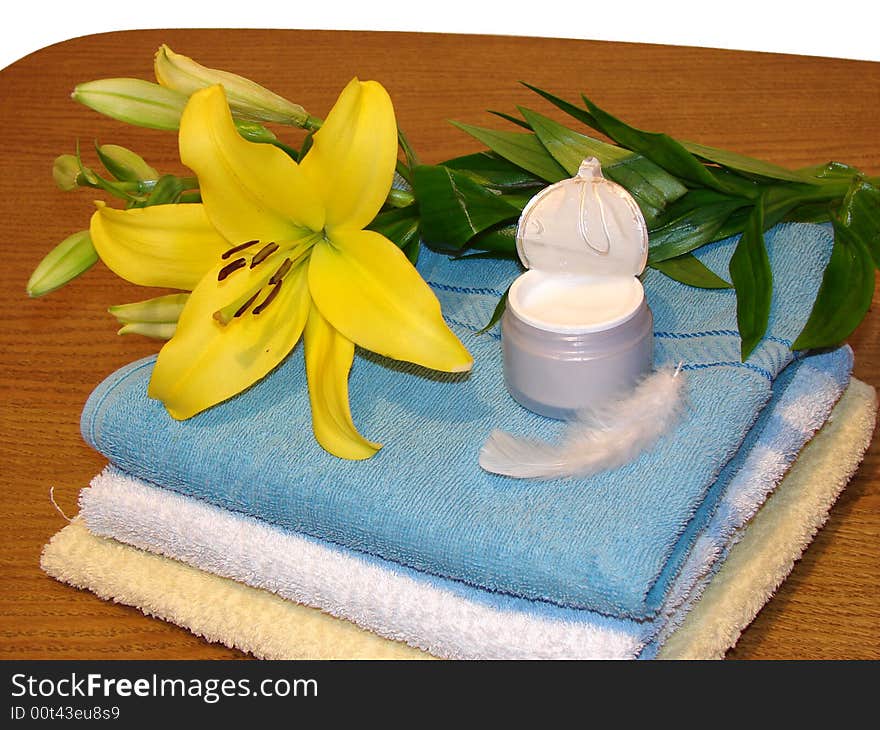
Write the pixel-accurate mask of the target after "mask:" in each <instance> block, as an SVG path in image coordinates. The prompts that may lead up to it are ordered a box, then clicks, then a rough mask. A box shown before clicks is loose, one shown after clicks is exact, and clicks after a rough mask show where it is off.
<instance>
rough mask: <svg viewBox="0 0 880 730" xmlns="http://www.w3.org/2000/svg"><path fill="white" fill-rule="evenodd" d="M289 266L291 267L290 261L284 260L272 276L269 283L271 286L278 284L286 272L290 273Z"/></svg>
mask: <svg viewBox="0 0 880 730" xmlns="http://www.w3.org/2000/svg"><path fill="white" fill-rule="evenodd" d="M291 266H293V262H292V261H291V260H290V259H284V261H283V262H282V264H281V266H279V267H278V271H276V272H275V273H274V274H272V276H271V278H270V279H269V283H270V284H272V285H275V284H280V283H281V280H282V279H283V278H284V276H285V275H286V274H287V272H288V271H290V267H291Z"/></svg>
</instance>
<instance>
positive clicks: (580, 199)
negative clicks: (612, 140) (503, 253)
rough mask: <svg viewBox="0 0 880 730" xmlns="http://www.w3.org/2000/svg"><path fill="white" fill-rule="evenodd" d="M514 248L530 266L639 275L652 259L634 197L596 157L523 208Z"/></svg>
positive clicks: (577, 272)
mask: <svg viewBox="0 0 880 730" xmlns="http://www.w3.org/2000/svg"><path fill="white" fill-rule="evenodd" d="M516 250H517V253H518V254H519V258H520V261H522V263H523V265H524V266H525V267H526V268H528V269H537V270H540V271H546V272H548V273H550V272H553V273H565V274H578V275H592V276H638V275H639V274H641V273H642V271H644V269H645V264H646V263H647V261H648V228H647V226H646V225H645V218H644V216H643V215H642V211H641V210H640V209H639V206H638V203H636V201H635V200H634V199H633V197H632V196H631V195H630V194H629V193H628V192H627V191H626V189H625V188H623V187H621V186H620V185H618V184H617V183H615V182H612V181H611V180H607V179H605V178H604V177H603V176H602V168H601V165H600V164H599V161H598V160H597V159H596V158H595V157H588V158H587V159H585V160H584V161H583V162H582V163H581V166H580V169H579V170H578V174H577V175H576V176H575V177H573V178H569V179H567V180H561V181H560V182H557V183H554V184H553V185H550V186H549V187H547V188H545V189H544V190H542V191H541V192H540V193H538V194H537V195H536V196H535V197H534V198H532V199H531V200H530V201H529V202H528V204H527V205H526V207H525V208H524V209H523V212H522V215H520V218H519V225H518V226H517V229H516Z"/></svg>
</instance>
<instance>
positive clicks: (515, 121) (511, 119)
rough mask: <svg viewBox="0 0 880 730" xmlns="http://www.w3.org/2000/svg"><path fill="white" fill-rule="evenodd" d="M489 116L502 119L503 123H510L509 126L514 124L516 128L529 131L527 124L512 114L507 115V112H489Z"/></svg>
mask: <svg viewBox="0 0 880 730" xmlns="http://www.w3.org/2000/svg"><path fill="white" fill-rule="evenodd" d="M489 114H493V115H494V116H496V117H498V118H499V119H503V120H504V121H505V122H510V123H511V124H515V125H516V126H517V127H522V128H523V129H528V130H531V127H530V126H529V123H528V122H527V121H525V120H524V119H520V118H519V117H515V116H513V114H508V113H507V112H496V111H492V110H491V109H490V110H489Z"/></svg>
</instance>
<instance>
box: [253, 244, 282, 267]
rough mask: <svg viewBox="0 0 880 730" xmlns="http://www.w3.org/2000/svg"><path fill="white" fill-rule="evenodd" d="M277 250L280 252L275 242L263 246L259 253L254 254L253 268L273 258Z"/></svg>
mask: <svg viewBox="0 0 880 730" xmlns="http://www.w3.org/2000/svg"><path fill="white" fill-rule="evenodd" d="M277 250H278V244H277V243H275V241H271V242H270V243H267V244H266V245H265V246H263V248H261V249H260V250H259V251H257V253H256V254H254V257H253V258H252V259H251V268H254V267H255V266H258V265H259V264H261V263H263V261H265V260H266V259H267V258H269V256H271V255H272V254H273V253H275V252H276V251H277Z"/></svg>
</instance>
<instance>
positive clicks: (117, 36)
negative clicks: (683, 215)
mask: <svg viewBox="0 0 880 730" xmlns="http://www.w3.org/2000/svg"><path fill="white" fill-rule="evenodd" d="M163 42H167V43H168V44H169V45H170V46H171V47H172V48H173V49H175V50H177V51H178V52H181V53H186V54H187V55H191V56H193V57H195V58H196V59H198V60H200V61H201V62H203V63H205V64H206V65H209V66H213V67H215V68H216V67H219V68H227V69H231V70H235V71H236V72H238V73H241V74H243V75H246V76H248V77H251V78H253V79H255V80H258V81H260V82H262V83H264V84H266V85H268V86H271V87H272V88H273V89H274V90H276V91H277V92H279V93H281V94H283V95H284V96H286V97H288V98H290V99H293V100H296V101H297V102H299V103H301V104H303V105H304V106H305V107H306V108H307V109H309V110H310V111H312V112H313V113H314V114H317V115H319V116H323V115H324V114H326V112H327V110H328V108H329V105H330V103H332V101H333V99H335V96H336V94H337V93H338V91H339V90H340V89H341V88H342V86H343V85H344V84H345V83H346V82H347V81H348V80H349V79H350V78H351V77H352V76H354V75H358V76H359V77H360V78H362V79H377V80H380V81H381V82H382V83H383V84H384V85H385V86H386V87H387V88H388V90H389V92H390V93H391V96H392V98H393V99H394V102H395V106H396V111H397V115H398V119H399V122H400V124H401V126H402V127H403V128H404V129H405V130H406V131H407V133H408V135H409V137H410V140H411V142H412V144H413V146H414V147H415V149H416V150H417V151H418V152H419V153H420V155H421V157H422V159H423V160H424V161H426V162H438V161H440V160H442V159H446V158H449V157H453V156H455V155H458V154H464V153H467V152H471V151H476V150H477V149H478V148H479V144H478V143H476V142H475V141H474V140H472V139H471V138H469V137H468V136H466V135H465V134H463V133H462V132H460V131H458V130H457V129H455V128H454V127H452V126H451V125H449V124H447V123H446V120H447V119H450V118H454V119H457V120H461V121H464V122H468V123H472V124H483V125H490V126H491V125H496V124H497V125H499V126H500V125H502V122H500V120H496V119H493V118H492V117H489V116H487V115H486V114H485V112H484V110H486V109H497V110H510V111H512V110H514V108H515V106H516V105H517V104H523V105H528V106H532V107H535V108H538V109H540V110H542V111H544V112H545V113H549V114H550V115H551V116H557V115H555V114H554V112H553V111H549V110H548V107H547V105H546V104H544V103H542V102H541V100H540V99H538V98H537V97H536V96H534V95H533V94H532V93H531V92H529V91H528V90H526V89H524V88H523V87H521V86H519V85H518V84H517V81H518V80H527V81H529V82H531V83H533V84H536V85H538V86H541V87H543V88H546V89H549V90H552V91H554V92H556V93H558V94H559V95H561V96H564V97H569V98H576V97H577V94H578V93H579V92H581V91H584V92H588V93H589V94H590V95H591V96H592V97H593V98H594V99H596V100H597V101H598V102H599V103H600V104H601V105H602V106H604V107H605V108H607V109H609V110H610V111H612V112H613V113H616V114H618V115H620V116H622V117H623V118H624V119H626V120H628V121H630V122H632V123H634V124H636V125H637V126H640V127H642V128H645V129H656V130H663V131H666V132H669V133H672V134H674V135H675V136H678V137H682V138H685V139H692V140H696V141H700V142H704V143H706V144H710V145H715V146H720V147H727V148H731V149H734V150H738V151H740V152H744V153H747V154H752V155H755V156H758V157H764V158H766V159H769V160H772V161H774V162H777V163H780V164H783V165H788V166H792V167H798V166H805V165H808V164H815V163H820V162H825V161H827V160H830V159H834V160H841V161H845V162H848V163H850V164H853V165H856V166H858V167H860V168H862V169H863V170H864V171H866V172H868V173H870V174H872V175H878V174H880V135H878V132H877V130H878V128H880V64H876V63H859V62H851V61H842V60H830V59H822V58H810V57H795V56H779V55H770V54H757V53H739V52H729V51H715V50H700V49H691V48H676V47H662V46H645V45H631V44H611V43H593V42H582V41H555V40H544V39H524V38H508V37H475V36H443V35H430V34H390V33H389V34H382V33H342V32H297V31H220V30H214V31H190V30H186V31H181V30H173V31H149V32H140V31H139V32H127V33H111V34H106V35H99V36H91V37H86V38H80V39H76V40H73V41H68V42H65V43H62V44H59V45H56V46H52V47H50V48H46V49H43V50H41V51H38V52H37V53H34V54H32V55H30V56H28V57H26V58H24V59H22V60H20V61H19V62H17V63H15V64H13V65H12V66H10V67H8V68H6V69H5V70H3V71H2V72H0V100H2V101H0V103H2V118H0V145H2V174H0V210H2V214H0V225H2V231H3V235H2V247H3V256H2V265H0V281H2V286H0V296H2V301H3V304H2V308H0V312H2V316H0V328H2V329H0V331H2V346H0V389H2V416H0V429H2V446H0V448H2V459H0V469H2V480H0V487H2V490H0V519H2V525H3V531H2V550H0V566H2V567H0V574H2V581H3V584H2V592H0V637H2V642H0V658H6V659H8V658H22V659H24V658H32V659H33V658H93V659H94V658H125V657H130V658H230V657H240V656H242V655H240V654H238V653H237V652H235V651H231V650H228V649H225V648H223V647H220V646H215V645H209V644H207V643H205V642H203V641H201V640H200V639H197V638H196V637H194V636H192V635H190V634H189V633H188V632H186V631H184V630H182V629H179V628H177V627H175V626H172V625H169V624H166V623H163V622H161V621H156V620H153V619H149V618H146V617H144V616H143V615H141V614H140V613H139V612H138V611H136V610H135V609H132V608H127V607H124V606H119V605H114V604H110V603H105V602H104V601H101V600H98V599H97V598H95V597H94V596H93V595H91V594H89V593H85V592H80V591H77V590H74V589H72V588H69V587H67V586H64V585H61V584H59V583H56V582H55V581H54V580H52V579H50V578H48V577H47V576H46V575H44V574H43V573H42V572H41V571H40V569H39V554H40V549H41V547H42V545H43V544H44V543H45V542H46V541H47V540H48V538H49V537H50V536H51V535H52V534H53V533H54V532H55V531H56V530H58V529H59V528H60V527H62V526H63V524H64V520H63V519H62V518H61V517H60V516H59V515H58V514H57V513H56V511H55V509H54V508H53V507H52V505H51V503H50V501H49V487H50V486H54V487H55V497H56V500H57V501H58V503H59V505H60V506H61V507H62V509H64V510H65V511H66V512H67V513H68V514H72V513H75V512H76V495H77V492H78V490H79V489H80V488H81V487H83V486H84V485H86V484H87V483H88V481H89V479H90V478H91V477H92V476H93V475H94V474H95V473H97V472H98V471H99V470H100V469H101V468H102V467H103V466H104V459H103V457H101V456H100V455H98V454H97V453H95V452H93V451H92V450H91V449H90V448H88V447H87V446H86V445H85V444H84V443H83V441H82V440H81V438H80V435H79V414H80V410H81V408H82V405H83V403H84V402H85V399H86V397H87V396H88V394H89V392H90V391H91V390H92V388H93V387H94V386H95V385H97V384H98V383H99V382H100V380H101V379H103V378H104V376H106V375H108V374H109V373H110V372H112V371H113V370H114V369H116V368H118V367H120V366H122V365H124V364H125V363H128V362H130V361H131V360H134V359H136V358H139V357H141V356H143V355H146V354H149V353H151V352H153V351H155V349H156V344H155V343H154V342H152V341H148V340H145V339H140V338H121V337H117V336H116V334H115V327H114V322H113V321H112V319H111V318H110V317H109V315H107V314H106V312H105V309H106V307H107V306H108V305H109V304H115V303H122V302H127V301H135V300H137V299H139V298H143V297H144V292H143V290H139V289H138V288H136V287H134V286H131V285H128V284H126V283H125V282H123V281H121V280H119V279H117V278H115V277H114V276H113V275H111V274H110V273H109V272H108V271H107V270H106V269H104V268H103V267H102V266H100V265H99V266H98V267H96V268H95V269H94V270H93V271H91V272H90V273H89V274H88V275H86V276H85V277H83V278H81V279H79V280H78V281H76V282H74V283H73V284H72V285H71V286H69V287H67V288H65V289H63V290H61V291H59V292H56V293H54V294H52V295H49V296H48V297H45V298H43V299H39V300H28V299H27V298H26V296H25V282H26V281H27V279H28V276H29V274H30V272H31V271H32V269H33V268H34V266H35V265H36V264H37V262H38V261H39V260H40V259H41V258H42V256H43V255H44V254H45V253H46V252H47V251H48V250H49V249H50V247H51V246H53V245H54V244H55V243H57V242H58V241H60V240H61V239H62V238H64V237H65V236H67V235H68V234H69V233H72V232H73V231H75V230H79V229H82V228H85V227H86V225H87V221H88V217H89V215H90V212H91V210H92V206H91V200H92V197H93V196H92V195H91V194H90V193H89V192H81V193H78V194H74V193H62V192H60V191H59V190H57V189H55V187H54V185H53V183H52V179H51V175H50V171H51V167H52V161H53V159H54V157H55V156H56V155H58V154H61V153H62V152H73V150H74V144H75V142H76V140H77V138H79V139H80V141H81V144H82V148H83V150H84V154H85V155H86V157H87V158H90V159H93V153H92V151H91V145H92V142H93V140H95V139H97V140H99V141H100V142H102V143H104V142H114V143H118V144H124V145H126V146H130V147H132V148H134V149H136V150H138V151H140V152H141V153H142V154H143V155H144V156H145V157H146V158H147V159H148V160H149V161H150V162H151V163H152V164H153V165H154V166H155V167H158V168H159V169H161V170H163V171H168V172H181V173H182V172H183V169H182V167H181V166H180V163H179V161H178V159H177V146H176V139H175V136H174V135H173V134H171V133H164V132H155V131H149V130H139V129H135V128H132V127H127V126H124V125H121V124H118V123H116V122H113V121H110V120H107V119H105V118H103V117H100V116H99V115H97V114H95V113H93V112H91V111H89V110H88V109H86V108H84V107H81V106H79V105H77V104H75V103H74V102H72V101H71V100H70V99H69V98H68V96H69V93H70V91H71V89H72V88H73V86H74V85H75V84H76V83H78V82H82V81H86V80H92V79H95V78H103V77H109V76H135V77H141V78H151V73H152V72H151V63H152V55H153V53H154V51H155V50H156V48H157V47H158V46H159V45H160V44H161V43H163ZM557 118H560V117H558V116H557ZM875 301H876V300H875ZM875 309H876V308H875ZM878 331H880V316H878V314H877V312H876V311H874V312H872V313H870V314H869V315H868V318H867V319H866V321H865V322H864V323H863V324H862V326H861V327H860V329H859V330H858V331H857V332H856V334H855V335H854V336H853V337H852V338H851V344H852V346H853V347H854V349H855V351H856V370H855V372H856V375H857V376H858V377H860V378H861V379H863V380H865V381H867V382H868V383H870V384H872V385H874V386H878V385H880V352H878V345H877V342H878V338H877V335H878ZM878 457H880V450H878V448H877V446H876V443H875V444H874V445H873V446H872V447H871V450H870V452H869V454H868V456H867V459H866V461H865V463H864V464H863V465H862V467H861V469H860V471H859V473H858V475H857V476H856V478H855V479H854V480H853V481H852V483H851V484H850V485H849V487H848V488H847V489H846V491H845V492H844V494H843V496H842V497H841V499H840V500H839V502H838V503H837V505H836V506H835V507H834V510H833V512H832V514H831V518H830V520H829V522H828V524H827V525H826V527H825V529H824V530H823V531H822V532H821V534H820V535H819V536H818V537H817V538H816V541H815V542H814V543H813V545H812V547H810V549H809V550H808V552H807V553H806V555H805V557H804V558H803V560H802V561H801V562H800V563H799V564H798V565H797V566H796V568H795V570H794V572H793V573H792V575H791V577H790V578H789V579H788V581H787V582H786V583H785V585H784V586H783V587H782V589H781V590H780V591H779V593H778V595H777V596H776V597H775V598H774V599H773V600H772V601H771V602H770V604H769V605H768V606H767V607H766V608H765V609H764V610H763V611H762V612H761V614H760V615H759V616H758V618H757V620H756V621H755V622H754V624H753V625H752V626H751V627H750V628H749V629H748V630H747V631H746V632H745V634H744V635H743V637H742V639H741V640H740V642H739V645H738V646H737V648H736V649H735V650H734V651H733V652H731V654H730V656H732V657H736V658H878V657H880V642H878V635H880V631H878V629H880V601H878V586H880V567H878V566H880V560H878V555H880V547H878V532H880V473H878V466H880V459H878Z"/></svg>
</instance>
